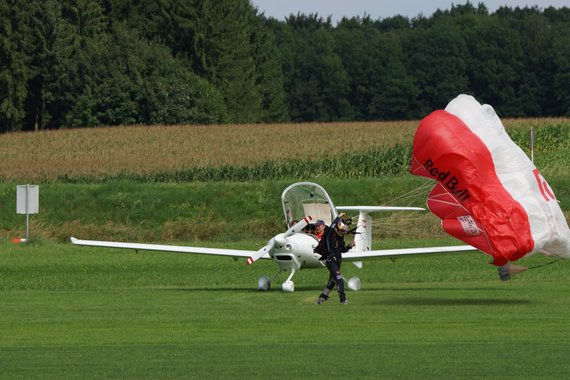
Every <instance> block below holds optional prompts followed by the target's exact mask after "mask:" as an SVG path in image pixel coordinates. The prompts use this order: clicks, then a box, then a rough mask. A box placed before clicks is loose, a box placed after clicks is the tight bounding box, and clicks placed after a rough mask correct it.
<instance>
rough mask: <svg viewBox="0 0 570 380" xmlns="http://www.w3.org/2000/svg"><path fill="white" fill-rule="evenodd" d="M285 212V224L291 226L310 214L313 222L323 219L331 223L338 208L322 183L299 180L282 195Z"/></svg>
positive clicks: (328, 223)
mask: <svg viewBox="0 0 570 380" xmlns="http://www.w3.org/2000/svg"><path fill="white" fill-rule="evenodd" d="M281 203H282V205H283V212H284V214H285V224H286V225H287V227H291V226H292V225H294V224H295V223H296V222H298V221H300V220H302V219H303V218H305V217H307V216H310V217H311V218H312V221H311V223H312V224H314V223H315V222H316V221H317V220H319V219H320V220H323V221H324V222H325V223H326V224H327V225H330V224H331V222H332V221H333V220H334V218H336V217H337V212H336V208H335V207H334V204H333V202H332V200H331V198H330V197H329V195H328V194H327V192H326V191H325V189H323V188H322V187H321V186H320V185H317V184H316V183H312V182H297V183H294V184H292V185H291V186H289V187H288V188H286V189H285V190H284V191H283V194H282V195H281Z"/></svg>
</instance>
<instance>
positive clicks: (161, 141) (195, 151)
mask: <svg viewBox="0 0 570 380" xmlns="http://www.w3.org/2000/svg"><path fill="white" fill-rule="evenodd" d="M417 124H418V122H417V121H401V122H351V123H314V124H307V123H305V124H253V125H251V124H249V125H217V126H195V125H181V126H137V127H132V126H129V127H114V128H95V129H74V130H58V131H42V132H35V133H8V134H3V135H0V180H2V181H4V182H15V181H28V182H52V181H59V182H97V181H104V180H108V179H114V178H116V179H129V180H136V181H142V182H181V181H184V182H185V181H194V180H201V181H207V180H228V181H248V180H263V179H282V178H308V177H310V178H319V177H341V178H355V177H370V176H372V177H374V176H380V175H400V174H404V173H407V171H408V166H409V161H410V155H411V144H412V139H413V134H414V132H415V129H416V127H417ZM505 126H506V127H507V130H508V131H509V133H510V134H511V136H513V139H514V140H515V142H517V143H518V144H519V145H520V146H521V147H522V148H523V149H526V147H527V146H528V131H529V129H530V127H531V126H532V127H534V129H535V136H536V140H537V149H538V150H539V151H542V153H544V160H545V162H546V163H547V164H549V165H550V163H551V161H552V162H553V163H554V164H553V165H554V167H553V168H551V169H552V170H562V171H564V170H566V169H565V166H564V167H563V168H559V167H557V166H556V162H560V157H559V156H560V155H561V154H562V155H570V119H513V120H505ZM549 157H554V158H552V159H551V158H549ZM549 160H550V161H549ZM565 162H568V160H566V161H565ZM558 166H560V165H558Z"/></svg>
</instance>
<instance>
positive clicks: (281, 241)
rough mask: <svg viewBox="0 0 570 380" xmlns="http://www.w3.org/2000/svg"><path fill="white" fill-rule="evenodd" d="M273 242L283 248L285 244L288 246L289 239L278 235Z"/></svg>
mask: <svg viewBox="0 0 570 380" xmlns="http://www.w3.org/2000/svg"><path fill="white" fill-rule="evenodd" d="M273 240H274V241H275V244H277V245H278V246H280V247H283V246H284V245H285V244H287V239H286V238H285V237H284V236H283V235H277V236H275V237H274V238H273Z"/></svg>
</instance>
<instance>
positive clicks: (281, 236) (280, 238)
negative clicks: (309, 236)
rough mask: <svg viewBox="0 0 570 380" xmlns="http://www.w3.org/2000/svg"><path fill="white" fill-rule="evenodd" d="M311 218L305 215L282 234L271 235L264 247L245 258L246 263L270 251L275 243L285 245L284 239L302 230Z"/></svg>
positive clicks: (250, 262) (252, 261)
mask: <svg viewBox="0 0 570 380" xmlns="http://www.w3.org/2000/svg"><path fill="white" fill-rule="evenodd" d="M311 220H313V218H312V217H310V216H307V217H305V218H303V220H301V221H300V222H298V223H296V224H295V225H294V226H293V227H291V228H289V229H288V230H287V232H285V233H284V234H279V235H277V236H275V237H273V238H272V239H271V240H269V242H268V243H267V245H266V246H265V247H263V248H261V249H260V250H259V251H257V252H256V253H255V254H254V255H253V256H251V257H250V258H249V259H247V265H251V264H253V263H254V262H255V261H256V260H258V259H259V258H260V257H261V256H263V255H265V254H266V253H269V252H271V250H272V249H273V247H275V243H277V244H279V245H280V246H283V245H285V243H286V241H287V240H286V239H287V238H288V237H289V236H291V235H293V234H296V233H297V232H300V231H302V230H303V228H305V227H306V226H307V224H309V222H310V221H311Z"/></svg>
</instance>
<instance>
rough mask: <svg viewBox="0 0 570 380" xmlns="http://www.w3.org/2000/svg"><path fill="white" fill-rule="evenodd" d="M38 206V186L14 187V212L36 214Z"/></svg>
mask: <svg viewBox="0 0 570 380" xmlns="http://www.w3.org/2000/svg"><path fill="white" fill-rule="evenodd" d="M39 208H40V187H39V186H36V185H19V186H17V187H16V213H17V214H37V213H38V211H39Z"/></svg>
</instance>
